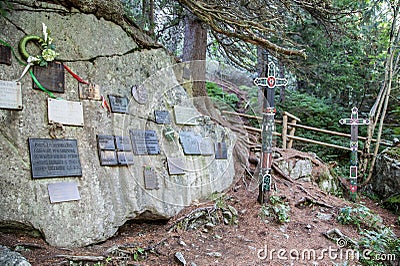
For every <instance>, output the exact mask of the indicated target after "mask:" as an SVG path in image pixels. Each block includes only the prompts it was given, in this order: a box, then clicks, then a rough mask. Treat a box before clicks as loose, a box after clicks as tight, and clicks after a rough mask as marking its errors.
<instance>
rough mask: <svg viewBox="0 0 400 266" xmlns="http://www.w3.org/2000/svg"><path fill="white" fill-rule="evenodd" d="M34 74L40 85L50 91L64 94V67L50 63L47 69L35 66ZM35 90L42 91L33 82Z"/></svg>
mask: <svg viewBox="0 0 400 266" xmlns="http://www.w3.org/2000/svg"><path fill="white" fill-rule="evenodd" d="M33 72H34V74H35V77H36V78H37V80H38V81H39V83H40V84H41V85H42V86H43V87H44V88H45V89H47V90H48V91H52V92H59V93H64V85H65V74H64V72H65V71H64V65H63V64H61V63H55V62H48V64H47V66H46V67H41V66H34V67H33ZM33 88H34V89H40V88H39V87H38V86H37V85H36V83H35V82H33Z"/></svg>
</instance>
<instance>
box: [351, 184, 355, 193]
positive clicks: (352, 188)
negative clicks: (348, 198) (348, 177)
mask: <svg viewBox="0 0 400 266" xmlns="http://www.w3.org/2000/svg"><path fill="white" fill-rule="evenodd" d="M350 191H351V192H353V193H355V192H357V186H353V185H350Z"/></svg>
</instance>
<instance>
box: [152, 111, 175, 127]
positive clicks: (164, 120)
mask: <svg viewBox="0 0 400 266" xmlns="http://www.w3.org/2000/svg"><path fill="white" fill-rule="evenodd" d="M154 116H155V118H156V123H157V124H171V116H170V115H169V112H168V111H165V110H155V111H154Z"/></svg>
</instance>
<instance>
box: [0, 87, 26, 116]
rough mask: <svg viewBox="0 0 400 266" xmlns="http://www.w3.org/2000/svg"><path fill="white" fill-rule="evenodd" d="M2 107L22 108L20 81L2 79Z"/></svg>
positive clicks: (0, 100) (0, 99) (0, 102)
mask: <svg viewBox="0 0 400 266" xmlns="http://www.w3.org/2000/svg"><path fill="white" fill-rule="evenodd" d="M0 108H2V109H12V110H22V91H21V83H20V82H16V81H4V80H0Z"/></svg>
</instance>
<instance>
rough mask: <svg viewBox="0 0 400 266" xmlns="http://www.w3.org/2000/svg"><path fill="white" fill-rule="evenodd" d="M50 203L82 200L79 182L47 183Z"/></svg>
mask: <svg viewBox="0 0 400 266" xmlns="http://www.w3.org/2000/svg"><path fill="white" fill-rule="evenodd" d="M47 190H48V191H49V196H50V203H57V202H65V201H74V200H80V199H81V196H80V195H79V190H78V184H77V183H76V182H59V183H53V184H48V185H47Z"/></svg>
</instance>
